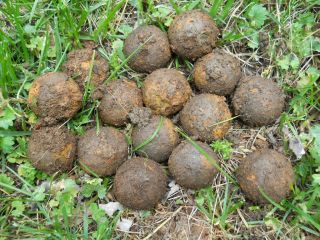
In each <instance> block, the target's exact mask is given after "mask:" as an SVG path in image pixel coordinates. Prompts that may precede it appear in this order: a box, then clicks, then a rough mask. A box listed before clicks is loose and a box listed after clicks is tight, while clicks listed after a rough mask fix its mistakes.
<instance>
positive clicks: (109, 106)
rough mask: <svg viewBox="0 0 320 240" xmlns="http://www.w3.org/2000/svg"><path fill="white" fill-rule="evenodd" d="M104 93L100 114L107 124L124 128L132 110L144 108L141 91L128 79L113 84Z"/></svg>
mask: <svg viewBox="0 0 320 240" xmlns="http://www.w3.org/2000/svg"><path fill="white" fill-rule="evenodd" d="M104 92H105V93H104V96H103V97H102V99H101V103H100V106H99V113H100V117H101V120H102V122H103V123H105V124H110V125H114V126H123V125H125V124H126V123H127V122H128V120H129V117H128V115H129V113H130V112H131V111H132V109H134V108H135V107H142V106H143V101H142V94H141V90H140V89H139V88H138V87H137V85H136V83H135V82H133V81H130V80H128V79H125V78H124V79H120V80H116V81H113V82H111V83H110V84H109V85H108V86H107V87H106V88H105V90H104Z"/></svg>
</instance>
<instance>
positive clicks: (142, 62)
mask: <svg viewBox="0 0 320 240" xmlns="http://www.w3.org/2000/svg"><path fill="white" fill-rule="evenodd" d="M139 47H141V49H140V50H139ZM135 51H137V52H136V53H135V54H134V55H133V56H132V58H131V59H130V60H129V62H128V64H129V66H130V67H131V68H132V69H133V70H135V71H137V72H152V71H154V70H156V69H158V68H162V67H165V66H166V65H167V63H168V62H169V61H170V59H171V50H170V45H169V40H168V37H167V33H165V32H163V31H161V30H160V29H159V28H157V27H155V26H141V27H138V28H136V29H135V30H134V31H133V32H132V33H131V34H130V35H129V36H128V37H127V39H126V40H125V42H124V54H125V55H126V57H129V56H130V55H131V54H133V53H134V52H135Z"/></svg>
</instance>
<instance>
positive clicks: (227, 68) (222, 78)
mask: <svg viewBox="0 0 320 240" xmlns="http://www.w3.org/2000/svg"><path fill="white" fill-rule="evenodd" d="M240 78H241V68H240V62H239V61H238V60H237V59H236V58H235V57H233V56H232V55H230V54H228V53H226V52H224V51H223V50H221V49H214V50H213V52H212V53H209V54H207V55H205V56H204V57H202V58H200V59H199V60H198V61H197V62H196V64H195V67H194V81H195V84H196V86H197V88H198V89H199V90H200V91H201V92H205V93H213V94H217V95H223V96H225V95H229V94H231V93H232V92H233V90H234V89H235V87H236V85H237V83H238V81H239V80H240Z"/></svg>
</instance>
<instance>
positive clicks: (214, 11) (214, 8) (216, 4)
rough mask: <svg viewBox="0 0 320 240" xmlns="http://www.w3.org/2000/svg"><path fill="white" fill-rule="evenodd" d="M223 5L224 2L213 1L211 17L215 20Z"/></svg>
mask: <svg viewBox="0 0 320 240" xmlns="http://www.w3.org/2000/svg"><path fill="white" fill-rule="evenodd" d="M222 3H223V0H213V3H212V7H211V8H210V11H209V15H210V16H211V17H213V18H215V17H216V15H217V12H218V10H219V7H220V6H221V4H222Z"/></svg>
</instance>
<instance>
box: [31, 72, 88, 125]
mask: <svg viewBox="0 0 320 240" xmlns="http://www.w3.org/2000/svg"><path fill="white" fill-rule="evenodd" d="M81 103H82V93H81V91H80V89H79V86H78V84H77V83H76V82H75V81H73V80H72V79H70V78H69V77H68V76H67V75H66V74H65V73H61V72H51V73H46V74H44V75H42V76H41V77H38V78H37V79H36V80H35V81H34V82H33V83H32V86H31V88H30V91H29V98H28V104H29V106H30V108H31V110H32V111H33V112H34V113H35V114H36V115H37V116H39V117H40V118H41V119H42V120H43V121H44V122H45V123H48V124H53V123H56V122H59V121H61V120H66V119H68V118H72V117H73V116H74V115H75V114H76V113H77V112H78V110H79V109H80V108H81Z"/></svg>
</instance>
